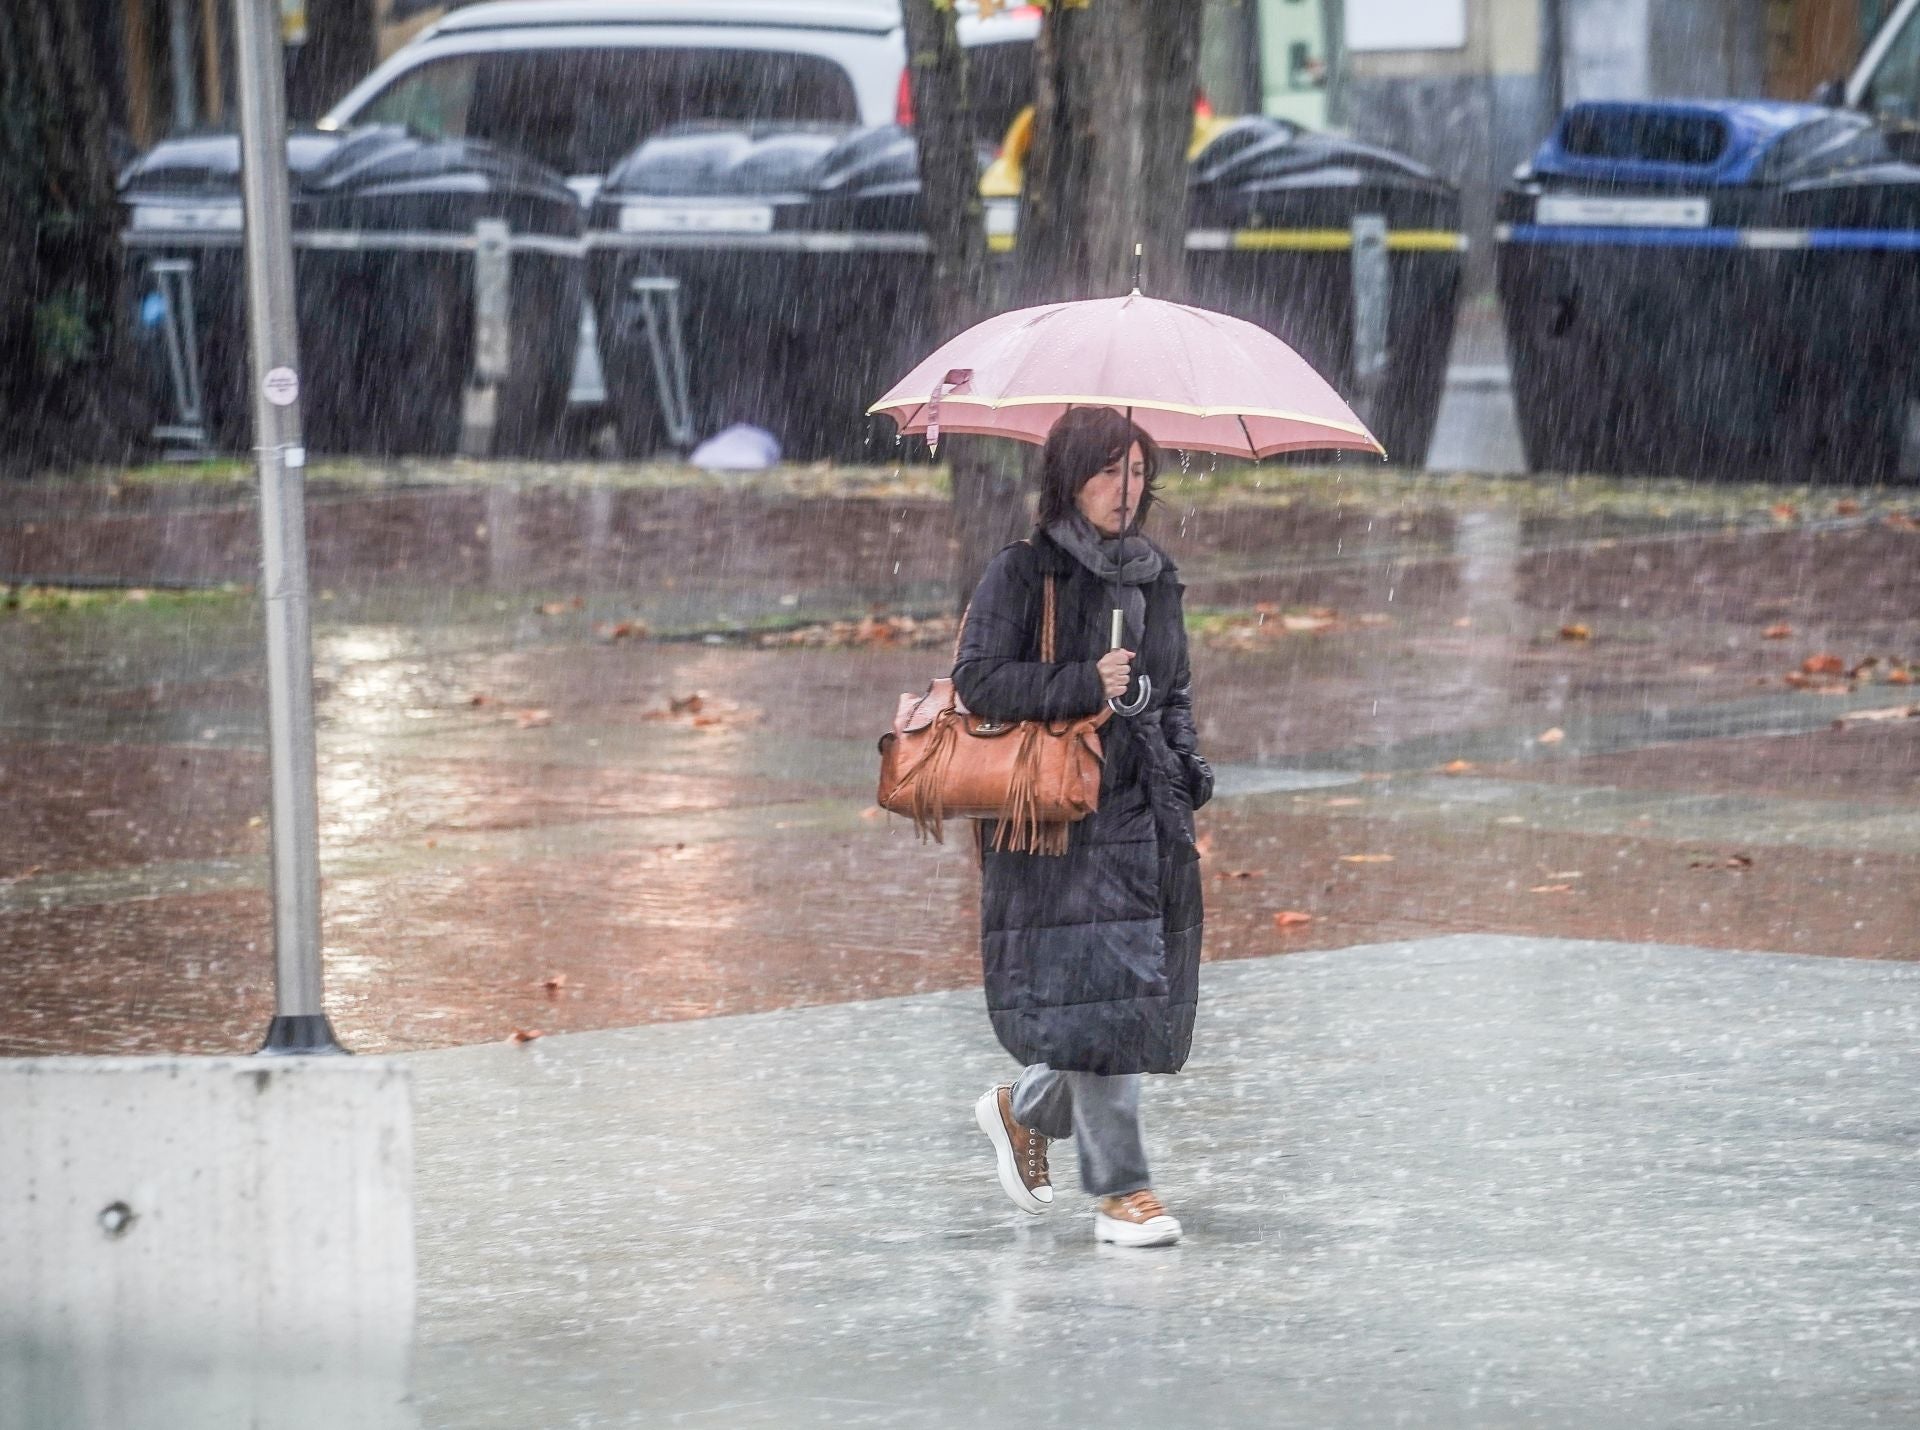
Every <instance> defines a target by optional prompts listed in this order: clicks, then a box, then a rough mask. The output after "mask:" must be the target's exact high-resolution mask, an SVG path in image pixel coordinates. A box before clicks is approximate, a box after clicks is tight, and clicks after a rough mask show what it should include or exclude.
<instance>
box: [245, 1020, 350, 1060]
mask: <svg viewBox="0 0 1920 1430" xmlns="http://www.w3.org/2000/svg"><path fill="white" fill-rule="evenodd" d="M256 1056H258V1057H263V1058H306V1057H323V1058H325V1057H337V1058H344V1057H347V1056H349V1054H348V1052H347V1050H346V1049H345V1048H343V1047H341V1046H340V1040H339V1039H338V1038H336V1037H334V1035H333V1024H331V1023H329V1022H328V1021H327V1015H326V1014H325V1013H297V1014H293V1015H291V1016H289V1015H286V1014H282V1015H280V1016H278V1017H276V1018H275V1019H274V1020H273V1021H272V1022H271V1023H269V1024H268V1025H267V1040H266V1042H264V1043H262V1044H261V1045H260V1051H259V1052H258V1053H257V1054H256Z"/></svg>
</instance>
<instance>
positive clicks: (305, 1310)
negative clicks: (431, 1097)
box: [0, 1057, 418, 1430]
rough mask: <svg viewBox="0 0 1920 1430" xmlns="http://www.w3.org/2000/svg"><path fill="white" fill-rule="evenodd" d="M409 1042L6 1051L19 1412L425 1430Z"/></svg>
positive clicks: (8, 1269)
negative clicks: (174, 1053) (59, 1054)
mask: <svg viewBox="0 0 1920 1430" xmlns="http://www.w3.org/2000/svg"><path fill="white" fill-rule="evenodd" d="M412 1101H413V1099H412V1082H411V1075H410V1072H409V1070H408V1069H407V1067H406V1066H405V1065H404V1064H402V1063H399V1062H396V1061H393V1060H391V1059H382V1058H366V1059H360V1058H353V1059H346V1058H340V1059H332V1058H328V1059H313V1058H295V1059H288V1060H283V1061H277V1062H261V1061H259V1060H257V1059H252V1058H137V1057H136V1058H38V1059H35V1058H24V1059H0V1148H4V1149H5V1150H4V1152H0V1206H3V1207H5V1208H6V1209H7V1214H6V1215H5V1216H4V1217H0V1267H4V1268H5V1270H4V1273H3V1274H0V1425H4V1426H6V1427H8V1430H16V1427H17V1430H29V1427H31V1430H104V1427H109V1426H110V1427H113V1430H182V1427H188V1426H191V1427H196V1430H197V1427H202V1426H204V1427H209V1430H211V1427H215V1426H230V1425H231V1426H241V1425H244V1426H251V1427H254V1430H335V1427H343V1426H352V1427H354V1430H414V1427H416V1426H417V1423H418V1422H417V1417H416V1416H414V1415H413V1414H412V1411H411V1407H410V1405H409V1404H408V1402H407V1376H408V1366H409V1361H410V1357H411V1351H412V1339H413V1323H414V1303H415V1274H414V1240H413V1218H414V1199H413V1106H412Z"/></svg>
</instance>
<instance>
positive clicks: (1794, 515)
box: [1771, 501, 1800, 521]
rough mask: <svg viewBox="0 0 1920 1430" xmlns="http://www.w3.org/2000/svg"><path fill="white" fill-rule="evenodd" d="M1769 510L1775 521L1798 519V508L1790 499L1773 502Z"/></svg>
mask: <svg viewBox="0 0 1920 1430" xmlns="http://www.w3.org/2000/svg"><path fill="white" fill-rule="evenodd" d="M1771 510H1772V512H1773V519H1774V520H1775V521H1798V520H1800V508H1799V507H1797V506H1795V505H1794V504H1793V503H1792V502H1790V501H1781V502H1775V503H1774V504H1773V506H1772V508H1771Z"/></svg>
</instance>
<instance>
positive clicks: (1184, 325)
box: [867, 291, 1386, 457]
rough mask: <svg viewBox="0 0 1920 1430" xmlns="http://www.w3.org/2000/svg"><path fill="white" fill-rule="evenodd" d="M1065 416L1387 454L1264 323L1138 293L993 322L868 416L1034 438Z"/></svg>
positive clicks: (1165, 442)
mask: <svg viewBox="0 0 1920 1430" xmlns="http://www.w3.org/2000/svg"><path fill="white" fill-rule="evenodd" d="M1070 407H1116V408H1130V409H1132V415H1133V419H1134V421H1136V422H1138V423H1139V424H1140V426H1141V427H1143V428H1145V429H1146V431H1147V432H1149V433H1150V434H1152V436H1153V439H1154V440H1155V441H1156V442H1158V443H1160V444H1161V445H1162V446H1164V447H1174V448H1180V449H1185V450H1188V451H1196V452H1220V453H1224V454H1226V455H1228V456H1235V457H1270V456H1273V455H1274V454H1275V453H1277V452H1303V451H1312V450H1315V449H1324V448H1337V449H1344V450H1347V451H1354V452H1377V453H1379V454H1380V455H1381V456H1385V455H1386V449H1385V448H1384V447H1382V446H1381V445H1380V443H1379V442H1378V441H1377V440H1375V438H1374V435H1373V434H1372V433H1371V432H1369V431H1368V430H1367V428H1366V425H1365V424H1364V423H1362V422H1361V421H1360V419H1359V418H1358V417H1356V416H1355V415H1354V413H1353V410H1352V409H1351V408H1349V407H1348V406H1347V404H1346V403H1344V402H1342V401H1341V400H1340V395H1339V394H1338V393H1336V392H1335V391H1334V390H1333V388H1332V387H1330V386H1329V385H1328V384H1327V381H1326V379H1325V378H1323V377H1321V376H1320V374H1319V373H1317V372H1315V371H1314V370H1313V368H1312V367H1310V366H1309V365H1308V363H1307V361H1306V359H1304V358H1302V357H1301V356H1300V354H1298V353H1296V352H1295V351H1294V350H1293V349H1292V348H1290V347H1288V346H1287V345H1286V344H1285V343H1283V342H1281V341H1280V339H1278V338H1276V337H1275V336H1274V335H1273V334H1272V333H1269V332H1268V331H1267V330H1266V329H1265V328H1261V327H1257V326H1255V325H1254V324H1252V323H1249V322H1245V321H1243V320H1241V319H1239V318H1231V317H1228V316H1227V315H1226V314H1225V313H1215V312H1212V311H1210V310H1208V309H1206V308H1190V307H1187V306H1186V305H1185V304H1181V303H1168V302H1164V301H1162V300H1160V299H1158V298H1146V297H1142V296H1141V295H1140V294H1139V293H1138V292H1137V291H1136V292H1134V293H1132V294H1129V295H1128V296H1127V297H1124V298H1093V299H1089V300H1087V301H1085V302H1080V303H1053V304H1049V305H1047V306H1045V307H1041V308H1022V309H1020V310H1018V311H1017V312H1012V313H1002V314H1000V315H999V316H998V317H993V318H989V319H987V320H986V321H985V322H984V323H980V324H977V325H976V326H974V327H972V328H969V329H968V330H967V331H966V332H964V333H962V334H960V336H959V337H957V338H955V339H953V340H952V341H951V342H949V343H947V344H945V345H944V346H942V347H941V348H940V349H939V350H938V351H937V352H935V353H934V354H933V355H932V356H931V357H929V358H927V359H926V361H924V362H922V363H921V364H920V365H919V366H918V367H916V368H915V369H914V370H913V371H912V372H910V373H908V374H907V375H906V376H905V377H903V378H901V379H900V381H899V382H897V383H895V384H894V386H893V389H892V391H890V392H888V393H887V395H886V396H885V397H883V398H881V399H880V400H879V401H878V402H876V403H874V404H873V406H872V407H870V408H868V409H867V410H868V411H869V412H874V413H885V414H886V415H887V416H889V417H891V418H893V420H894V422H895V423H896V424H897V425H898V426H899V428H900V430H901V431H902V432H905V433H920V432H924V433H926V435H927V439H928V441H929V442H930V443H933V444H935V445H937V444H938V442H939V440H940V434H941V433H942V432H974V433H983V434H986V435H989V436H1000V437H1013V438H1017V439H1018V440H1020V441H1022V442H1034V443H1042V442H1045V441H1046V440H1047V433H1048V431H1049V430H1051V429H1052V427H1053V424H1054V423H1055V422H1057V421H1058V420H1059V419H1060V416H1061V414H1062V413H1064V412H1065V411H1066V410H1067V409H1068V408H1070Z"/></svg>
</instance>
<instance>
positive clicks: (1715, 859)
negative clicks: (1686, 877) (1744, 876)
mask: <svg viewBox="0 0 1920 1430" xmlns="http://www.w3.org/2000/svg"><path fill="white" fill-rule="evenodd" d="M1687 867H1688V868H1689V869H1732V870H1734V871H1735V872H1738V871H1739V870H1742V869H1751V868H1752V867H1753V860H1752V859H1751V858H1749V857H1748V856H1747V855H1745V854H1728V855H1726V856H1725V857H1721V856H1719V855H1713V856H1710V857H1708V858H1704V859H1690V860H1688V861H1687Z"/></svg>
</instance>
